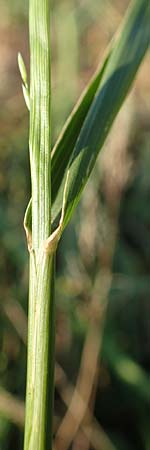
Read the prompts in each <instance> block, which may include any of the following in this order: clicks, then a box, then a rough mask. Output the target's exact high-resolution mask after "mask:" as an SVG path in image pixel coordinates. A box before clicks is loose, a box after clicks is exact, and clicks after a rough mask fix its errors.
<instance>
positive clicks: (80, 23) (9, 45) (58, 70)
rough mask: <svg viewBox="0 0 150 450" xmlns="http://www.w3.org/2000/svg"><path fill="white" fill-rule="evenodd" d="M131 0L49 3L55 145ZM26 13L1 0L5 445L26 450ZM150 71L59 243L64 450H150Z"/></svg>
mask: <svg viewBox="0 0 150 450" xmlns="http://www.w3.org/2000/svg"><path fill="white" fill-rule="evenodd" d="M128 3H129V2H128V1H125V0H124V1H123V2H122V1H121V0H107V1H105V2H103V1H100V0H99V1H98V0H93V1H92V2H91V1H90V0H80V1H75V0H57V2H53V14H52V25H51V37H52V60H53V68H52V70H53V72H52V85H53V107H52V113H53V129H52V132H53V142H55V139H56V137H57V135H58V133H59V131H60V129H61V126H62V124H63V123H64V121H65V119H66V117H67V115H68V114H69V112H70V111H71V108H72V106H73V104H74V102H75V100H76V99H77V98H78V96H79V94H80V92H81V91H82V89H83V87H84V85H85V84H86V82H87V81H88V79H89V77H90V75H91V74H92V73H93V71H94V69H95V67H96V65H97V63H98V62H99V59H100V55H102V54H103V52H104V49H105V47H106V45H107V43H108V42H109V40H110V39H111V37H112V36H113V33H114V31H115V30H116V28H117V27H118V25H119V23H120V21H121V18H122V15H123V14H124V11H125V9H126V7H127V5H128ZM27 14H28V5H27V2H20V1H18V0H14V1H13V2H11V1H10V0H7V3H6V2H4V0H2V6H1V17H0V52H1V67H0V80H1V83H0V97H1V110H0V168H1V169H0V195H1V200H0V232H1V248H0V274H1V284H0V294H1V295H0V306H1V316H0V330H1V339H0V378H1V380H0V382H1V389H0V414H1V416H0V450H10V449H11V450H13V449H15V450H21V449H22V438H23V431H22V430H23V421H24V403H23V401H24V391H25V371H26V337H27V296H28V293H27V285H28V266H27V250H26V242H25V236H24V231H23V226H22V222H23V215H24V210H25V207H26V205H27V203H28V199H29V197H30V186H29V179H30V177H29V162H28V112H27V110H26V107H25V105H24V100H23V97H22V92H21V80H20V76H19V71H18V67H17V52H18V51H19V50H20V51H21V53H22V54H23V57H24V60H25V62H26V64H27V67H28V68H29V49H28V25H27ZM148 65H149V56H147V57H146V59H145V61H144V63H143V65H142V67H141V69H140V71H139V73H138V76H137V80H136V82H135V84H134V88H133V90H132V92H131V94H130V96H129V98H128V100H127V102H126V104H125V106H124V107H123V108H122V110H121V112H120V114H119V116H118V119H117V121H116V123H115V125H114V127H113V129H112V132H111V136H110V137H109V139H108V141H107V144H106V146H105V151H104V152H103V153H102V155H101V156H100V158H99V160H98V163H97V165H96V168H95V169H94V172H93V174H92V177H91V180H90V182H89V184H88V186H87V188H86V190H85V193H84V195H83V199H82V202H81V204H80V207H78V211H77V213H76V216H75V218H74V221H73V222H72V224H71V225H70V226H69V227H68V229H67V230H66V232H65V234H64V238H63V240H62V242H61V244H60V248H59V254H58V259H57V284H56V302H57V317H56V322H57V337H56V361H57V363H56V395H55V420H54V427H55V448H57V449H58V450H65V449H67V448H71V445H72V449H73V450H79V449H83V450H87V449H95V450H149V449H150V427H149V421H150V300H149V298H150V278H149V272H150V207H149V203H150V176H149V173H150V151H149V139H150V80H149V68H148ZM66 73H67V76H66ZM74 388H75V390H74ZM69 405H70V408H69V409H68V406H69ZM62 439H63V441H62ZM72 442H73V444H72Z"/></svg>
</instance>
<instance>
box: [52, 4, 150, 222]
mask: <svg viewBox="0 0 150 450" xmlns="http://www.w3.org/2000/svg"><path fill="white" fill-rule="evenodd" d="M149 23H150V4H149V1H148V0H134V1H133V2H132V3H131V5H130V7H129V10H128V12H127V15H126V17H125V20H124V23H123V26H122V32H121V33H120V36H119V39H118V42H117V43H116V45H115V47H114V49H113V52H112V54H111V57H110V59H109V61H108V64H107V66H106V69H105V72H104V76H103V79H102V82H101V83H100V88H99V90H98V93H97V94H96V96H95V98H94V100H93V102H92V105H91V107H90V109H89V111H88V114H87V116H86V119H85V121H84V123H83V126H82V129H81V132H80V134H79V137H78V139H77V141H76V144H75V148H74V151H73V154H72V156H71V159H70V163H69V168H68V171H67V177H66V185H65V190H64V192H65V194H64V199H63V204H64V211H63V228H64V227H65V226H66V225H67V223H68V222H69V221H70V219H71V217H72V214H73V212H74V209H75V207H76V206H77V204H78V202H79V199H80V196H81V192H82V190H83V188H84V186H85V184H86V182H87V180H88V178H89V175H90V173H91V170H92V168H93V166H94V164H95V160H96V158H97V156H98V153H99V151H100V149H101V148H102V146H103V144H104V142H105V139H106V137H107V135H108V132H109V130H110V127H111V125H112V123H113V121H114V119H115V117H116V115H117V113H118V111H119V109H120V107H121V105H122V103H123V101H124V99H125V97H126V95H127V93H128V92H129V89H130V87H131V84H132V82H133V80H134V78H135V75H136V72H137V70H138V68H139V66H140V63H141V61H142V59H143V57H144V55H145V52H146V50H147V48H148V44H149V37H150V26H149ZM67 142H68V141H67ZM68 144H69V142H68ZM64 149H65V150H66V146H65V147H64ZM64 154H65V153H64ZM62 157H64V156H62ZM57 204H58V205H59V201H58V199H57V198H56V201H55V202H54V205H53V208H52V217H53V220H54V219H55V218H56V213H57V212H58V208H57Z"/></svg>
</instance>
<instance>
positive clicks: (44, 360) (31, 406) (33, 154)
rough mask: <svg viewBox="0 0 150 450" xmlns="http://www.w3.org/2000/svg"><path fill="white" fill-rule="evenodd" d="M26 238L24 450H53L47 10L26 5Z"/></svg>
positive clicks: (35, 3) (39, 4) (41, 2)
mask: <svg viewBox="0 0 150 450" xmlns="http://www.w3.org/2000/svg"><path fill="white" fill-rule="evenodd" d="M29 3H30V9H29V33H30V56H31V63H30V138H29V148H30V165H31V184H32V236H31V238H30V280H29V314H28V315H29V325H28V361H27V388H26V419H25V440H24V450H51V448H52V416H53V390H54V298H53V297H54V276H55V274H54V271H55V269H54V255H53V254H51V253H50V252H48V251H47V249H46V245H45V242H46V240H47V239H48V237H49V236H50V233H51V173H50V169H51V155H50V134H51V133H50V131H51V129H50V127H51V120H50V39H49V29H50V11H49V10H50V6H49V0H29Z"/></svg>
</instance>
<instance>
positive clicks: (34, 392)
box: [24, 251, 55, 450]
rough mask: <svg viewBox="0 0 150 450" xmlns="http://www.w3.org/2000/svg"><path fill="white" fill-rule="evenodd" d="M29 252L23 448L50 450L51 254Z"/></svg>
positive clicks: (52, 275) (52, 296) (52, 294)
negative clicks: (36, 255) (36, 254)
mask: <svg viewBox="0 0 150 450" xmlns="http://www.w3.org/2000/svg"><path fill="white" fill-rule="evenodd" d="M36 259H37V258H36V257H35V254H34V253H33V252H32V253H31V255H30V293H29V323H28V359H27V388H26V418H25V440H24V450H51V449H52V419H53V395H54V354H55V342H54V341H55V337H54V336H55V313H54V271H55V267H54V266H55V262H54V259H55V258H54V256H52V255H49V254H46V253H44V252H43V251H41V253H40V255H38V261H39V262H38V264H36Z"/></svg>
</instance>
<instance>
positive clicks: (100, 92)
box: [18, 0, 150, 450]
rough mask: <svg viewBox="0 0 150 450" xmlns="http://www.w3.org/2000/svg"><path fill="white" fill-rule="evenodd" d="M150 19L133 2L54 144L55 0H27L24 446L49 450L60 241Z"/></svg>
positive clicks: (142, 3)
mask: <svg viewBox="0 0 150 450" xmlns="http://www.w3.org/2000/svg"><path fill="white" fill-rule="evenodd" d="M149 20H150V5H149V2H148V0H133V1H132V2H131V4H130V6H129V9H128V11H127V14H126V17H125V19H124V21H123V24H122V25H121V28H120V30H119V33H118V32H117V36H116V37H115V38H114V39H113V41H112V42H111V43H110V45H109V48H108V49H107V50H106V53H105V55H104V58H103V61H102V63H101V65H100V66H99V67H98V69H97V71H96V73H95V74H94V76H93V78H92V80H91V81H90V83H89V85H88V86H87V88H86V89H85V91H84V92H83V94H82V96H81V98H80V99H79V101H78V103H77V105H76V106H75V108H74V110H73V112H72V114H71V115H70V117H69V118H68V120H67V122H66V124H65V126H64V128H63V130H62V132H61V134H60V136H59V138H58V140H57V142H56V144H55V146H54V148H53V149H52V148H51V94H52V93H51V71H50V67H51V64H50V60H51V57H50V1H49V0H30V1H29V34H30V86H29V87H28V81H27V75H26V69H25V65H24V62H23V59H22V57H21V55H19V57H18V62H19V68H20V72H21V76H22V80H23V93H24V97H25V101H26V104H27V107H28V109H29V111H30V135H29V151H30V167H31V186H32V199H31V200H30V201H29V204H28V207H27V210H26V213H25V219H24V226H25V230H26V236H27V243H28V250H29V257H30V273H29V309H28V358H27V387H26V419H25V439H24V450H51V449H52V439H53V433H52V423H53V395H54V360H55V301H54V284H55V255H56V251H57V246H58V242H59V240H60V238H61V236H62V234H63V230H64V229H65V227H66V226H67V224H68V223H69V221H70V220H71V218H72V215H73V213H74V210H75V209H76V207H77V205H78V203H79V200H80V197H81V194H82V191H83V189H84V187H85V185H86V183H87V181H88V178H89V176H90V173H91V171H92V169H93V166H94V164H95V162H96V158H97V156H98V154H99V152H100V150H101V148H102V147H103V144H104V142H105V140H106V138H107V136H108V133H109V130H110V128H111V126H112V124H113V122H114V120H115V118H116V116H117V113H118V111H119V110H120V108H121V106H122V104H123V102H124V100H125V98H126V96H127V94H128V92H129V90H130V88H131V85H132V83H133V80H134V78H135V76H136V73H137V70H138V68H139V66H140V64H141V62H142V60H143V57H144V55H145V53H146V51H147V48H148V44H149V37H150V36H149V35H150V28H149ZM70 32H71V31H70ZM66 76H68V83H69V74H66ZM85 232H86V230H85Z"/></svg>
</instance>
